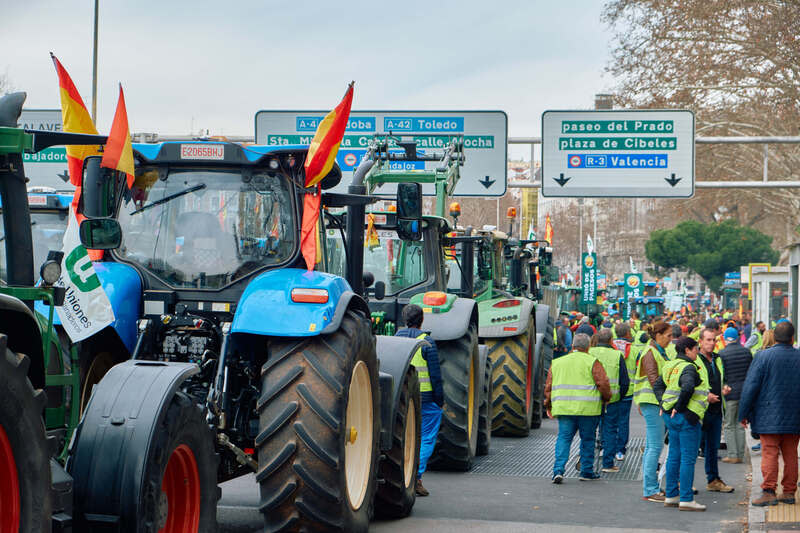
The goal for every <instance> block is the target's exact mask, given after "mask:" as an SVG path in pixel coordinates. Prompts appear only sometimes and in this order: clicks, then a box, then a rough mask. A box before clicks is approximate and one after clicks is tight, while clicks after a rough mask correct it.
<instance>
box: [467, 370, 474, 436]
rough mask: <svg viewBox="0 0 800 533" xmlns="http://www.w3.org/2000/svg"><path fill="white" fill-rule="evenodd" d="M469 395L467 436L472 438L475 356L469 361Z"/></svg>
mask: <svg viewBox="0 0 800 533" xmlns="http://www.w3.org/2000/svg"><path fill="white" fill-rule="evenodd" d="M468 394H469V397H468V398H467V438H468V439H469V440H472V421H473V419H474V418H475V358H474V357H473V358H471V359H470V363H469V393H468Z"/></svg>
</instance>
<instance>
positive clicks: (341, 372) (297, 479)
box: [256, 311, 380, 532]
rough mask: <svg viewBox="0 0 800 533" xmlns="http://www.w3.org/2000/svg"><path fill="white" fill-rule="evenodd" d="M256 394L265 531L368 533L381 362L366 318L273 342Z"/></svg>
mask: <svg viewBox="0 0 800 533" xmlns="http://www.w3.org/2000/svg"><path fill="white" fill-rule="evenodd" d="M261 379H262V387H261V396H260V398H259V400H258V404H257V410H258V414H259V433H258V436H257V437H256V448H257V449H258V472H257V473H256V481H258V483H259V485H260V487H261V504H260V511H261V512H262V513H263V514H264V521H265V524H266V530H267V531H299V530H301V531H305V530H314V531H316V530H325V531H353V532H359V531H367V529H368V528H369V520H370V518H371V515H372V506H373V500H374V495H375V488H376V485H377V476H376V472H377V468H378V457H379V455H378V445H379V431H380V405H379V385H378V359H377V355H376V353H375V338H374V337H373V336H372V329H371V324H370V321H369V319H367V318H366V317H364V316H362V315H360V314H356V313H355V312H353V311H348V312H347V314H346V315H345V317H344V318H343V319H342V323H341V326H340V327H339V329H338V330H337V331H335V332H334V333H331V334H329V335H324V336H318V337H303V338H286V339H283V338H276V339H272V340H271V341H270V346H269V358H268V360H267V362H266V363H264V365H263V366H262V368H261Z"/></svg>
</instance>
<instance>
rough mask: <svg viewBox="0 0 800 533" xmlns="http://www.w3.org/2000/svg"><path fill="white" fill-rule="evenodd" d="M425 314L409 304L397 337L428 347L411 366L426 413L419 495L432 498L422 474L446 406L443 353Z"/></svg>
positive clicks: (424, 347)
mask: <svg viewBox="0 0 800 533" xmlns="http://www.w3.org/2000/svg"><path fill="white" fill-rule="evenodd" d="M423 318H424V314H423V312H422V308H421V307H420V306H418V305H414V304H409V305H407V306H405V307H404V308H403V322H405V324H406V327H405V328H402V329H400V330H398V331H397V333H395V336H397V337H409V338H411V339H423V340H425V341H426V344H425V346H423V347H422V348H420V349H419V350H417V352H416V353H415V354H414V358H413V359H412V360H411V364H413V365H414V367H415V368H416V369H417V377H418V378H419V391H420V400H421V406H420V407H421V411H422V435H421V436H420V446H419V469H418V470H417V484H416V493H417V495H418V496H427V495H428V494H430V493H429V492H428V490H427V489H426V488H425V487H424V486H423V485H422V474H424V473H425V469H426V468H427V466H428V459H430V457H431V454H433V448H434V447H435V446H436V436H437V435H438V434H439V426H440V425H441V423H442V404H443V402H444V391H443V389H442V371H441V368H440V366H439V352H438V351H437V350H436V342H434V340H433V339H432V338H431V336H430V335H429V334H428V333H427V332H425V331H422V329H420V328H422V321H423Z"/></svg>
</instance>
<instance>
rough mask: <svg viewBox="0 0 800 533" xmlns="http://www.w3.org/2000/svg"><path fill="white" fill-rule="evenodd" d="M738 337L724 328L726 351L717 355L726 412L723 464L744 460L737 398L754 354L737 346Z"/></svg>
mask: <svg viewBox="0 0 800 533" xmlns="http://www.w3.org/2000/svg"><path fill="white" fill-rule="evenodd" d="M738 336H739V332H738V331H737V330H736V329H735V328H728V329H726V330H725V333H723V334H722V338H723V339H724V340H725V348H723V350H722V351H721V352H720V353H719V357H720V359H722V366H723V368H724V370H725V383H724V385H723V388H722V393H723V395H724V396H725V411H724V412H723V414H722V417H723V424H724V428H725V442H726V443H727V444H728V456H727V457H724V458H723V459H722V462H724V463H741V462H742V461H743V460H744V448H745V436H744V428H743V427H742V426H741V425H740V424H739V398H740V397H741V395H742V387H743V386H744V380H745V377H746V376H747V370H748V369H749V368H750V363H752V361H753V355H752V354H751V353H750V350H748V349H747V348H745V347H744V346H742V345H741V344H740V343H739V338H738ZM726 390H727V391H728V393H727V394H725V391H726Z"/></svg>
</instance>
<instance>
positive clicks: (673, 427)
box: [653, 337, 708, 511]
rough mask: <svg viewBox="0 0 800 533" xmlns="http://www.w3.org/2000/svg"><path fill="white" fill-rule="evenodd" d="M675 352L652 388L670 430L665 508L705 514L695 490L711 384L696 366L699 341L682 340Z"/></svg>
mask: <svg viewBox="0 0 800 533" xmlns="http://www.w3.org/2000/svg"><path fill="white" fill-rule="evenodd" d="M675 349H676V353H677V355H676V357H675V359H673V360H671V361H668V362H667V363H666V364H664V366H663V367H662V369H661V376H659V378H658V380H656V383H655V386H654V387H653V389H654V390H655V393H656V396H659V397H660V398H661V409H662V411H663V419H664V423H665V425H666V427H667V429H668V430H669V454H668V457H667V465H666V474H667V475H666V478H667V486H666V492H665V498H664V506H665V507H678V508H679V509H680V510H681V511H705V510H706V506H705V505H703V504H700V503H697V502H696V501H695V499H694V490H693V488H692V486H693V483H694V469H695V462H696V461H697V450H698V447H699V444H700V431H701V430H700V427H701V425H702V421H703V417H704V416H705V412H706V408H707V407H708V381H707V380H706V379H705V377H704V376H705V372H703V371H701V369H700V364H698V362H697V358H698V356H697V353H698V349H699V346H698V344H697V341H695V340H694V339H692V338H690V337H682V338H681V339H680V340H678V343H677V345H676V347H675Z"/></svg>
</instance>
